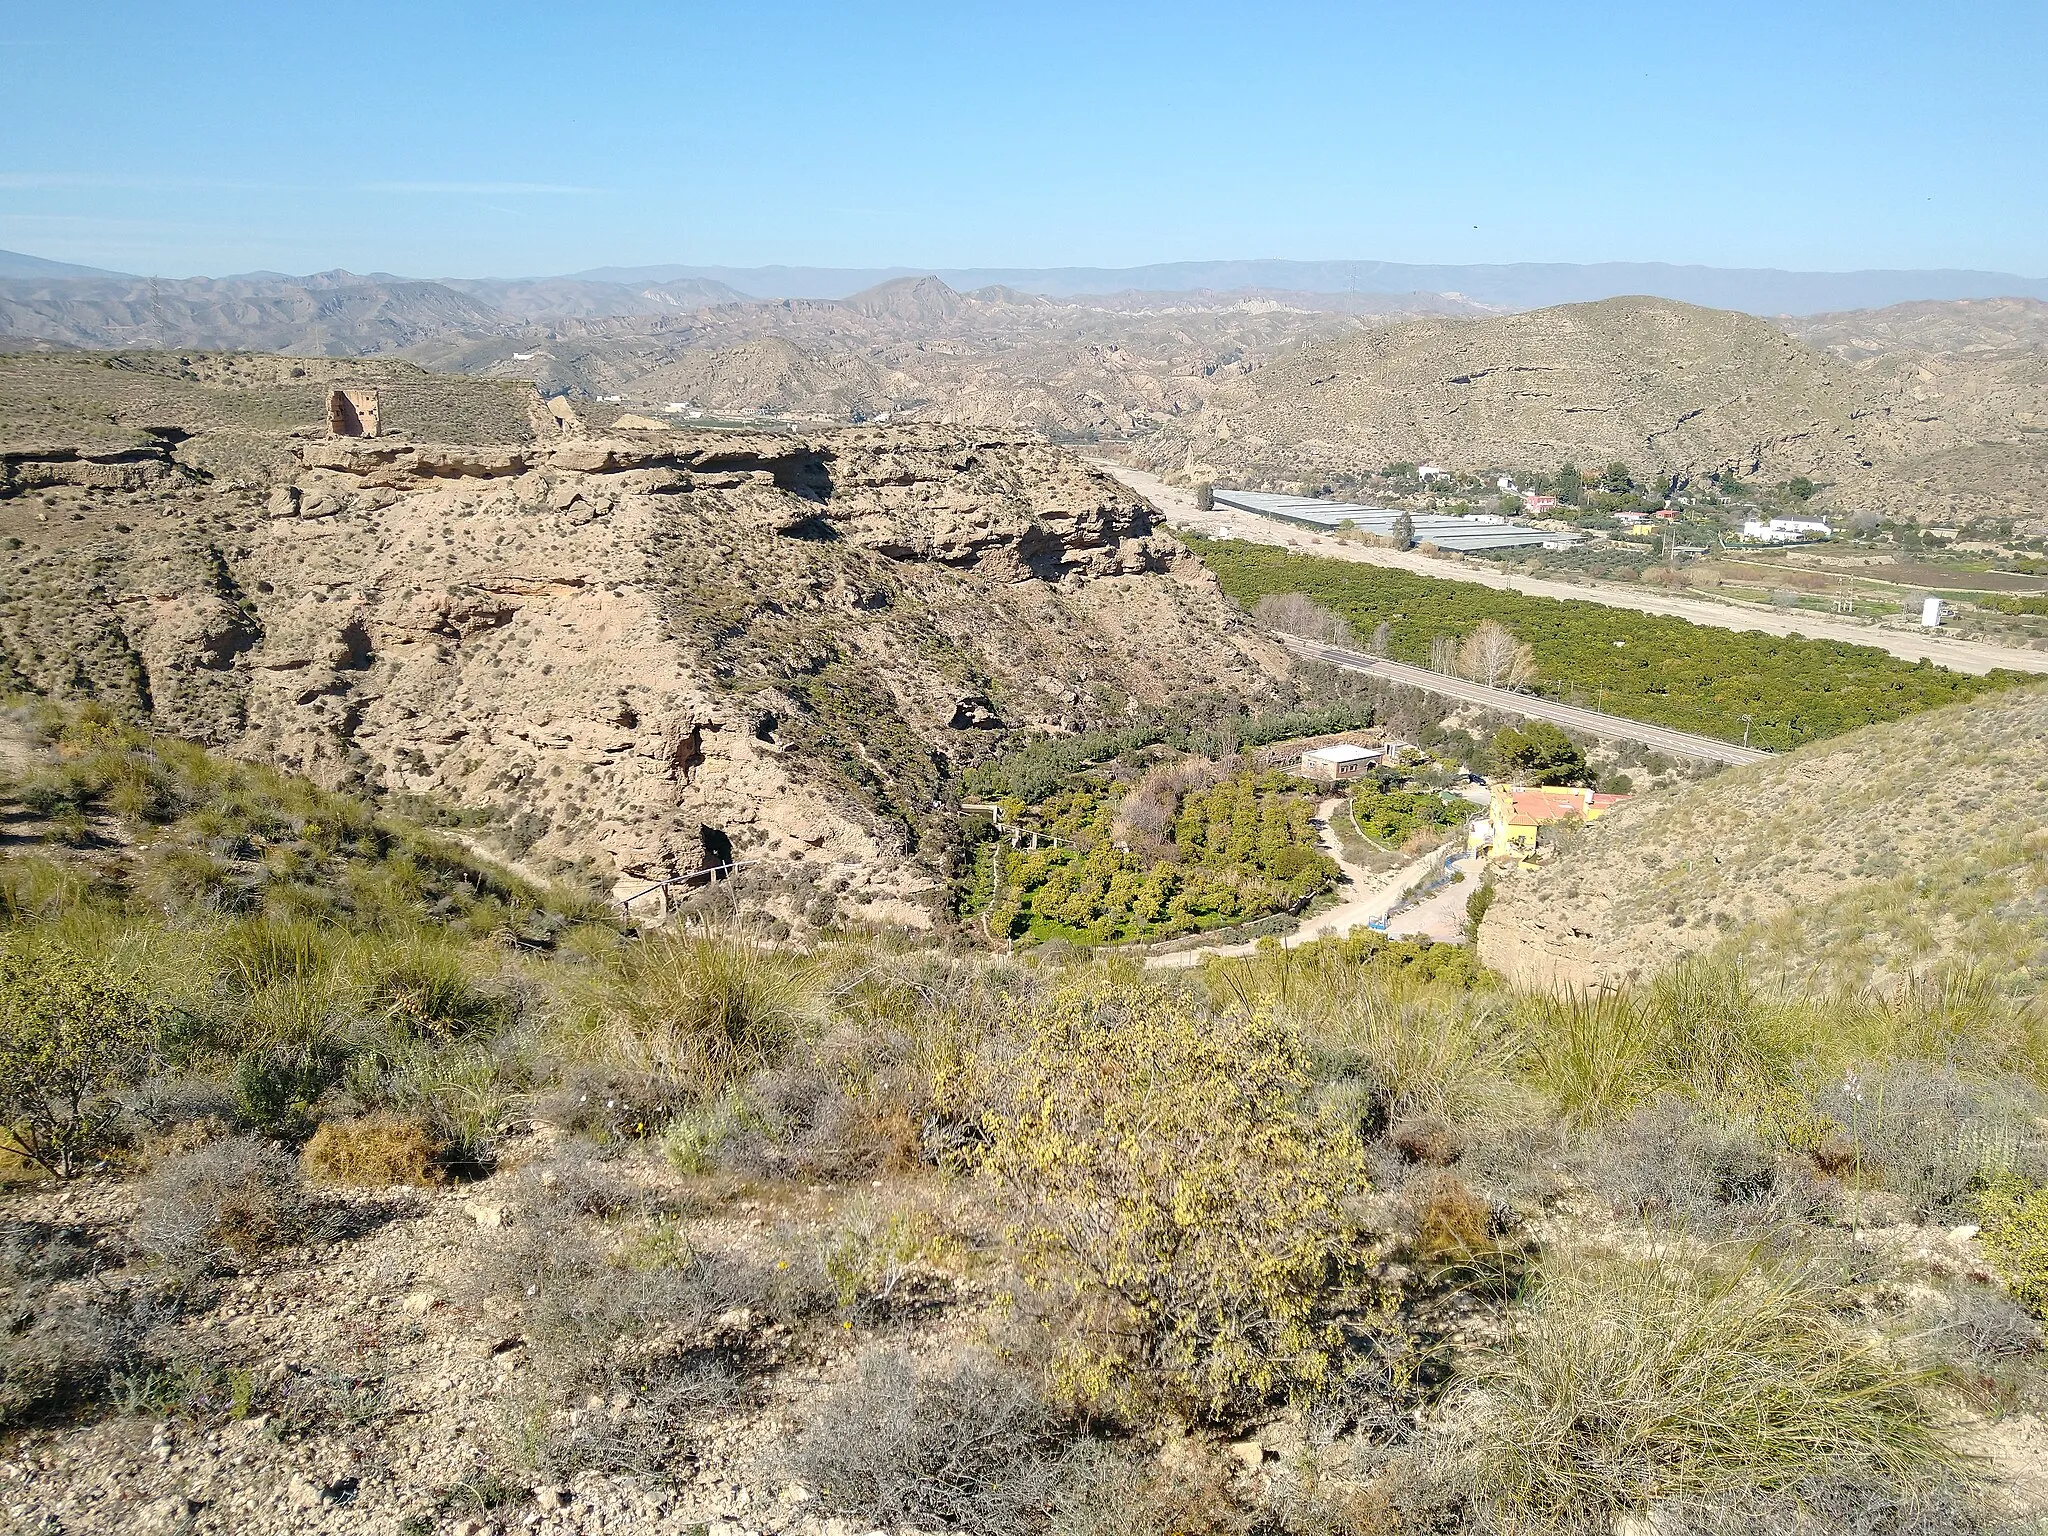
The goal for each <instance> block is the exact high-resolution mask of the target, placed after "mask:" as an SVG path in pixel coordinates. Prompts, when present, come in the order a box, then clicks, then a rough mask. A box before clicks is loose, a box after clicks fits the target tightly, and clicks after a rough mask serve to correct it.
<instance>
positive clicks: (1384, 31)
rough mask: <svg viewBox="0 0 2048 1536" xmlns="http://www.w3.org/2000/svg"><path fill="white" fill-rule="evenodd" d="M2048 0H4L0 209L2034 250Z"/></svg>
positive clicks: (1119, 240) (1559, 252)
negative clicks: (173, 0) (993, 1)
mask: <svg viewBox="0 0 2048 1536" xmlns="http://www.w3.org/2000/svg"><path fill="white" fill-rule="evenodd" d="M2043 58H2048V5H2043V4H2041V3H2040V0H2027V3H2012V4H1991V3H1986V4H1969V3H1953V4H1929V3H1921V4H1914V5H1898V4H1888V3H1881V0H1863V3H1856V4H1835V3H1799V0H1777V3H1731V4H1722V5H1718V6H1717V5H1711V4H1709V5H1666V4H1658V3H1654V0H1641V3H1637V4H1632V5H1543V4H1535V3H1525V4H1520V5H1494V4H1459V3H1455V0H1453V3H1448V4H1445V3H1439V4H1420V3H1418V4H1410V5H1376V4H1352V5H1343V4H1309V3H1298V4H1286V3H1281V4H1274V3H1267V4H1243V3H1240V4H1235V5H1221V4H1209V3H1206V0H1182V3H1178V4H1118V3H1115V0H1097V3H1094V4H1069V3H1057V4H1038V5H977V4H971V3H964V0H954V3H950V4H891V3H888V0H873V3H868V4H857V3H847V0H840V3H836V4H815V5H814V4H778V3H773V0H751V3H744V4H725V5H719V6H709V5H698V4H667V5H663V4H651V3H649V4H629V3H605V0H590V3H575V0H551V3H547V4H531V5H529V4H525V3H521V0H496V3H492V4H488V5H485V4H473V5H446V4H433V3H426V0H420V3H413V4H405V5H388V4H382V3H379V0H352V3H350V4H346V5H317V6H316V5H310V4H291V3H287V4H283V5H280V4H278V3H277V0H266V3H263V4H225V3H223V4H208V3H205V0H192V3H186V4H180V5H175V6H173V5H165V4H163V3H161V0H155V3H151V4H131V3H101V0H71V3H67V4H64V5H61V6H60V5H52V4H47V3H42V0H0V80H4V81H5V89H0V247H5V248H8V249H14V250H23V251H29V252H32V253H34V254H37V255H43V256H50V257H55V258H58V259H61V260H70V261H79V262H85V263H88V264H91V265H95V266H111V267H116V268H120V269H123V270H128V271H138V272H153V273H158V274H162V275H186V274H192V273H213V274H219V273H225V272H231V271H246V270H250V269H254V268H275V269H280V270H285V271H292V272H305V271H313V270H318V269H323V268H327V267H333V266H346V267H350V268H352V269H354V270H357V271H369V270H382V271H393V272H402V273H408V274H414V275H420V276H474V275H496V276H512V275H527V274H535V273H550V272H566V271H573V270H577V269H580V268H584V267H590V266H597V265H605V264H621V265H637V264H643V263H654V262H686V263H705V264H710V263H726V264H733V265H755V264H764V263H773V262H786V263H791V264H809V265H821V266H867V265H876V266H879V265H909V266H935V267H936V266H969V265H1038V266H1050V265H1064V264H1091V265H1131V264H1137V263H1142V262H1150V261H1172V260H1183V259H1198V258H1223V257H1257V256H1283V257H1296V258H1304V259H1313V258H1351V259H1380V260H1390V261H1416V262H1482V261H1522V260H1531V261H1601V260H1664V261H1679V262H1702V263H1707V264H1712V265H1719V266H1779V267H1797V268H1823V269H1845V268H1859V267H1934V266H1945V267H1981V268H1989V269H1993V270H2001V271H2010V272H2017V273H2020V274H2022V275H2025V276H2048V196H2044V195H2043V188H2044V179H2048V178H2044V167H2048V92H2044V86H2043V83H2042V79H2041V70H2040V68H2039V65H2040V61H2041V60H2042V59H2043Z"/></svg>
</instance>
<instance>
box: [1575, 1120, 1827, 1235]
mask: <svg viewBox="0 0 2048 1536" xmlns="http://www.w3.org/2000/svg"><path fill="white" fill-rule="evenodd" d="M1595 1179H1596V1182H1597V1184H1598V1186H1599V1188H1600V1189H1601V1190H1602V1191H1603V1192H1604V1193H1605V1194H1606V1195H1607V1196H1608V1198H1609V1199H1611V1200H1613V1201H1614V1203H1615V1205H1616V1206H1617V1208H1618V1209H1619V1210H1620V1211H1621V1212H1623V1213H1624V1214H1626V1215H1629V1216H1635V1217H1649V1218H1655V1219H1657V1220H1660V1221H1665V1222H1670V1223H1672V1224H1673V1225H1676V1226H1678V1227H1680V1228H1683V1229H1686V1230H1689V1231H1694V1232H1699V1233H1704V1234H1714V1233H1723V1232H1728V1231H1733V1230H1735V1229H1737V1228H1741V1227H1746V1226H1755V1225H1759V1224H1763V1223H1769V1222H1774V1221H1784V1220H1790V1221H1811V1220H1820V1219H1825V1218H1826V1217H1827V1216H1828V1215H1830V1214H1831V1213H1832V1212H1833V1211H1834V1209H1835V1208H1836V1206H1837V1205H1838V1204H1839V1198H1838V1195H1837V1193H1836V1191H1834V1190H1833V1188H1832V1187H1831V1186H1828V1185H1826V1184H1823V1183H1822V1182H1821V1181H1820V1180H1818V1179H1817V1178H1816V1177H1815V1176H1814V1175H1813V1173H1812V1172H1811V1171H1810V1170H1809V1169H1807V1168H1804V1167H1801V1166H1799V1165H1797V1164H1795V1163H1793V1162H1791V1161H1790V1160H1788V1159H1782V1158H1781V1157H1779V1156H1778V1155H1777V1154H1776V1153H1775V1152H1774V1151H1773V1149H1772V1148H1771V1147H1770V1146H1769V1145H1767V1144H1766V1143H1765V1141H1764V1139H1763V1137H1762V1136H1761V1135H1759V1134H1758V1133H1757V1131H1756V1130H1755V1128H1754V1127H1752V1126H1751V1125H1749V1124H1747V1123H1745V1122H1743V1121H1740V1120H1737V1119H1733V1118H1729V1117H1726V1116H1724V1115H1723V1114H1721V1113H1719V1112H1717V1110H1716V1108H1715V1107H1713V1106H1712V1105H1711V1104H1701V1103H1698V1102H1694V1101H1689V1100H1687V1099H1683V1098H1680V1097H1678V1096H1677V1095H1675V1094H1665V1095H1662V1096H1660V1097H1658V1098H1657V1099H1656V1100H1654V1101H1653V1102H1651V1103H1650V1104H1647V1105H1645V1106H1644V1107H1643V1108H1642V1109H1640V1110H1638V1111H1637V1112H1636V1114H1635V1115H1634V1116H1633V1117H1632V1118H1631V1119H1630V1120H1629V1121H1628V1122H1627V1123H1626V1124H1625V1125H1623V1126H1621V1127H1620V1128H1619V1129H1618V1130H1617V1131H1616V1132H1615V1133H1614V1134H1613V1135H1611V1136H1610V1137H1609V1138H1608V1139H1607V1140H1606V1142H1604V1143H1603V1144H1602V1146H1601V1147H1600V1149H1599V1151H1598V1153H1597V1154H1596V1162H1595Z"/></svg>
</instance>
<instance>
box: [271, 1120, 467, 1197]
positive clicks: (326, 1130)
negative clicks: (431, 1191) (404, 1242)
mask: <svg viewBox="0 0 2048 1536" xmlns="http://www.w3.org/2000/svg"><path fill="white" fill-rule="evenodd" d="M444 1150H445V1148H444V1147H443V1146H442V1144H441V1143H440V1141H439V1140H438V1139H437V1138H436V1137H434V1136H433V1134H432V1133H431V1132H429V1131H428V1129H427V1128H426V1127H425V1126H424V1125H422V1124H421V1123H420V1122H419V1121H417V1120H409V1119H402V1118H400V1117H399V1116H397V1115H387V1114H376V1115H365V1116H363V1117H362V1118H361V1119H358V1120H330V1121H328V1122H327V1123H326V1124H325V1125H322V1126H321V1127H320V1128H319V1129H318V1130H317V1131H315V1132H314V1133H313V1138H312V1140H310V1141H308V1142H307V1143H306V1149H305V1151H304V1153H303V1154H302V1157H303V1159H304V1162H305V1168H306V1176H307V1177H308V1178H310V1179H311V1180H312V1181H313V1182H314V1183H316V1184H339V1185H347V1186H352V1187H355V1188H359V1189H388V1188H390V1187H391V1186H392V1185H394V1184H412V1185H418V1186H421V1187H424V1186H427V1185H431V1184H435V1183H438V1182H439V1181H440V1178H441V1156H442V1153H443V1151H444Z"/></svg>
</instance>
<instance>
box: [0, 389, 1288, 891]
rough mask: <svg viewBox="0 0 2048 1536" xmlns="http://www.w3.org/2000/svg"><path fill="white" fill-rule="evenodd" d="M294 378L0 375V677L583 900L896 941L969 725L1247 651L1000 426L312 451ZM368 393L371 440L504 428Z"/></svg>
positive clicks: (1053, 716) (1106, 711) (1220, 679)
mask: <svg viewBox="0 0 2048 1536" xmlns="http://www.w3.org/2000/svg"><path fill="white" fill-rule="evenodd" d="M109 363H112V364H114V365H115V366H112V367H109V366H107V364H109ZM293 366H296V365H290V364H289V360H283V359H239V358H238V359H230V360H220V359H213V358H203V357H193V356H188V357H186V358H183V359H178V358H172V357H163V356H156V357H146V358H138V357H126V358H116V359H106V358H89V357H85V356H82V355H80V354H58V355H54V356H47V357H35V358H21V359H12V360H7V361H6V362H5V363H4V364H0V467H4V474H0V485H4V486H5V488H6V489H7V490H8V491H10V492H11V494H9V495H7V496H6V497H5V498H4V499H0V535H4V536H5V538H6V539H7V540H8V541H9V548H10V551H11V553H10V556H9V566H8V570H7V574H6V576H5V577H4V581H0V591H4V596H0V672H4V673H8V674H10V675H11V676H12V678H13V679H14V682H15V684H16V685H17V686H18V685H19V684H21V683H24V682H25V683H28V684H30V685H32V686H34V687H37V688H40V689H43V690H47V691H50V692H54V693H59V694H68V695H73V696H76V695H83V694H90V695H96V696H99V697H102V698H106V699H109V700H112V701H114V702H115V703H117V704H118V705H119V706H120V707H122V708H123V709H125V710H128V711H132V712H135V713H139V714H143V715H146V716H148V717H150V718H152V719H154V720H156V721H159V722H161V723H162V724H163V725H164V727H165V728H167V729H170V730H174V731H177V732H179V733H181V734H186V735H190V736H194V737H197V738H199V739H202V740H207V741H211V742H218V743H221V744H224V745H226V746H228V747H229V748H231V749H232V750H234V751H236V752H238V753H241V754H243V755H248V756H254V757H258V758H262V759H265V760H269V761H274V762H276V763H279V764H280V765H283V766H287V767H290V768H294V769H298V770H302V771H305V772H307V773H309V774H310V775H312V776H313V777H315V778H316V779H319V780H321V781H322V782H325V783H329V784H339V783H345V782H355V783H363V784H367V785H370V786H372V787H376V788H381V789H383V790H386V791H390V792H401V793H406V794H416V795H423V796H428V797H431V798H432V799H434V800H435V801H437V802H439V803H441V804H443V805H446V806H450V807H463V808H468V809H470V810H472V811H475V812H478V813H487V814H488V815H489V816H490V817H491V818H492V819H493V821H494V823H495V825H496V826H497V827H498V828H499V830H500V832H501V833H502V834H504V835H507V836H509V837H511V838H512V840H513V841H514V842H515V843H516V846H517V848H518V849H520V850H521V851H531V852H533V853H534V855H535V856H536V857H541V858H543V859H555V860H560V861H563V862H566V863H572V864H582V865H584V866H586V867H588V868H590V869H591V871H592V873H593V874H596V875H599V876H601V877H602V878H603V879H604V880H605V881H606V882H607V883H609V882H610V881H613V880H630V879H637V878H640V877H653V876H663V875H670V874H676V873H682V872H687V871H690V870H694V869H697V868H700V867H702V866H705V865H707V864H712V863H719V862H724V861H726V860H727V859H729V858H734V857H736V858H739V859H744V860H749V861H761V862H760V863H759V864H758V865H750V870H751V873H750V875H749V876H748V878H749V879H750V880H752V881H753V882H755V884H756V885H757V886H758V885H759V884H760V883H762V882H767V883H768V884H769V885H770V886H771V887H774V886H777V885H778V883H779V885H780V886H784V887H787V893H786V899H785V900H782V903H781V905H782V907H783V909H784V910H786V911H787V912H788V913H789V914H790V915H791V916H796V915H798V913H799V911H800V909H801V908H802V907H803V905H804V904H805V903H806V902H809V901H812V900H814V899H815V897H816V895H817V893H819V892H820V891H830V892H832V893H834V894H835V896H836V898H837V902H838V905H839V910H840V912H841V915H843V916H849V917H867V918H872V919H874V920H877V921H908V922H914V921H917V920H919V918H920V915H921V912H922V909H923V904H924V899H925V896H926V894H927V893H928V891H929V889H930V886H931V871H932V869H933V868H934V867H935V866H936V865H937V864H938V863H939V862H940V858H941V856H942V855H943V853H944V850H945V847H946V844H947V840H948V838H949V837H950V836H951V832H952V825H953V823H952V820H951V813H950V810H949V807H950V805H951V803H952V800H953V798H954V792H953V790H952V788H951V786H952V784H953V782H954V772H955V766H956V764H957V763H960V762H963V761H965V760H967V759H971V758H973V757H974V756H976V755H978V754H979V753H982V752H985V751H986V750H987V748H986V746H985V745H984V743H985V742H986V741H987V740H988V732H989V730H990V728H991V727H993V726H996V725H1003V726H1009V727H1013V728H1044V729H1058V728H1061V727H1069V726H1079V725H1082V724H1088V723H1100V722H1102V721H1105V720H1111V719H1121V718H1123V717H1124V716H1125V715H1126V713H1127V711H1129V710H1131V709H1134V708H1135V709H1144V708H1147V707H1151V706H1159V705H1164V704H1167V703H1169V702H1172V701H1177V700H1183V699H1185V698H1186V697H1188V696H1189V695H1191V694H1194V693H1198V692H1200V691H1202V690H1204V689H1210V688H1215V689H1223V690H1228V691H1230V692H1232V693H1233V694H1236V695H1238V696H1240V697H1245V698H1256V697H1257V696H1259V695H1260V694H1261V693H1262V692H1263V691H1265V690H1266V689H1268V688H1269V687H1270V686H1271V684H1272V682H1273V680H1274V678H1275V677H1276V676H1277V675H1278V674H1279V672H1280V670H1281V669H1282V668H1283V667H1284V662H1283V661H1282V660H1281V659H1280V657H1279V656H1278V654H1277V653H1276V652H1275V651H1274V650H1273V649H1272V647H1271V646H1270V645H1268V644H1266V643H1265V642H1264V641H1262V640H1261V639H1259V638H1258V637H1257V636H1256V635H1255V634H1254V633H1253V631H1252V630H1251V629H1250V628H1249V626H1248V625H1247V624H1246V623H1245V621H1243V620H1242V619H1241V618H1240V617H1238V616H1237V615H1236V613H1235V610H1234V609H1232V608H1231V607H1230V605H1229V604H1228V603H1227V602H1226V601H1225V600H1224V599H1223V597H1222V596H1221V594H1220V593H1219V592H1218V590H1217V589H1216V587H1215V585H1214V582H1213V581H1212V579H1211V578H1210V577H1209V576H1208V575H1207V573H1206V572H1204V571H1203V570H1202V568H1201V567H1200V565H1199V564H1198V563H1196V562H1195V561H1194V559H1193V558H1192V556H1190V555H1188V554H1187V552H1186V551H1185V550H1184V549H1183V548H1182V547H1181V546H1180V545H1179V544H1178V543H1176V542H1175V541H1174V540H1172V539H1171V538H1169V537H1167V536H1165V535H1162V534H1160V533H1157V532H1155V531H1154V529H1153V527H1152V512H1151V509H1150V507H1149V506H1148V505H1147V504H1146V503H1145V502H1144V500H1143V499H1142V498H1140V497H1138V496H1136V495H1135V494H1134V493H1132V492H1130V491H1128V490H1126V489H1124V488H1123V487H1122V486H1120V485H1118V484H1117V483H1116V482H1115V481H1113V480H1111V479H1109V478H1108V477H1106V476H1104V475H1101V474H1099V473H1097V472H1096V471H1094V470H1092V469H1090V468H1088V467H1087V466H1085V465H1083V464H1082V463H1081V462H1080V461H1079V460H1077V459H1075V458H1074V457H1073V456H1071V455H1070V454H1068V453H1066V452H1064V451H1063V450H1060V449H1057V448H1053V447H1050V446H1048V445H1047V444H1045V443H1044V442H1042V441H1040V440H1037V439H1034V438H1030V437H1027V436H1020V435H1015V434H1007V435H1006V434H1000V433H989V432H968V431H955V430H947V429H941V428H935V427H911V428H859V429H848V430H846V431H842V432H839V433H834V434H827V435H824V436H820V437H816V438H813V439H809V440H800V439H797V438H794V437H790V436H784V435H776V434H767V433H760V434H734V433H721V432H710V431H699V432H693V433H681V432H678V433H656V432H640V433H621V434H616V435H613V436H598V437H585V436H570V435H552V434H551V433H548V432H544V431H543V430H542V428H541V427H539V426H538V425H536V426H534V427H532V428H529V429H527V430H516V431H512V432H507V433H503V434H501V435H500V436H499V440H497V441H494V442H478V441H475V438H476V437H477V436H478V435H479V434H477V433H476V432H474V431H470V432H469V433H468V434H467V435H468V436H469V437H470V438H471V439H472V440H471V441H470V442H468V443H463V442H460V441H458V442H447V441H441V442H419V441H415V440H412V439H410V438H403V437H401V438H381V439H329V438H326V437H325V436H324V434H323V433H321V432H320V431H319V430H318V429H316V428H314V427H313V426H312V425H311V418H312V417H313V415H314V413H315V412H316V411H317V410H318V409H319V407H320V403H321V400H322V398H323V397H322V396H321V393H320V391H319V390H316V389H312V388H308V387H306V381H305V380H303V379H297V378H294V377H292V372H293ZM330 366H331V365H330ZM346 366H347V368H348V370H349V371H350V372H351V373H352V374H354V373H356V372H359V371H361V370H364V369H367V368H369V367H370V366H371V365H368V364H351V365H346ZM380 366H382V367H385V368H387V369H388V368H389V367H390V365H380ZM389 377H390V380H391V382H390V384H389V385H388V386H386V385H380V386H379V387H380V389H383V388H386V387H389V388H390V389H391V391H392V395H393V401H394V405H393V409H392V411H391V412H390V413H389V415H390V416H392V417H395V418H396V419H397V420H398V421H399V422H400V423H401V424H403V423H405V422H406V421H408V420H409V419H410V420H414V421H417V420H422V419H433V420H437V421H440V422H442V423H444V424H446V425H449V426H453V427H461V426H463V425H464V423H465V422H467V423H468V424H469V425H470V426H471V427H474V426H477V425H490V424H496V425H499V426H503V425H506V423H505V421H504V420H503V418H504V417H505V415H506V414H507V413H508V411H509V410H510V409H512V408H515V406H518V402H515V401H514V400H513V399H512V398H511V396H510V393H509V392H512V391H514V390H516V389H517V386H511V385H495V384H490V383H486V382H483V381H459V380H446V379H431V378H429V377H428V376H425V375H420V374H418V372H417V370H400V371H399V372H397V373H394V374H391V375H390V376H389ZM358 382H360V380H358ZM95 391H97V392H98V393H97V394H96V393H95ZM437 392H438V395H437ZM439 396H446V397H447V398H445V399H439V403H438V405H435V401H436V400H437V398H438V397H439ZM501 397H504V398H501ZM51 401H56V402H59V403H60V405H61V409H58V408H51V409H48V410H45V411H44V414H42V415H33V414H32V413H31V408H32V407H34V408H40V407H41V406H42V405H47V403H48V402H51ZM95 401H97V405H95ZM430 406H433V407H434V409H432V410H430V409H429V407H430ZM458 406H463V407H464V409H458V408H457V407H458ZM537 406H538V399H537V397H535V396H533V395H532V392H531V390H530V389H527V390H526V391H525V401H524V407H537ZM524 407H519V408H520V409H521V414H520V416H519V417H518V418H517V419H518V421H519V423H520V424H521V425H522V426H523V425H524V424H525V422H526V421H527V420H528V418H529V415H530V416H531V417H532V418H533V419H535V420H536V421H538V420H539V419H540V418H541V417H542V416H544V413H541V412H538V411H532V412H530V413H529V412H526V411H525V410H524ZM95 409H96V410H97V412H98V415H97V419H96V420H95V419H93V413H94V410H95ZM24 422H26V425H24ZM67 424H68V425H69V426H70V428H71V439H70V441H66V440H65V438H64V436H63V434H62V432H60V430H59V429H60V428H62V427H64V426H66V425H67ZM454 435H457V436H460V435H463V434H461V433H457V434H454ZM0 685H4V680H0ZM920 854H922V855H923V856H924V858H923V861H922V863H920V862H919V859H918V856H919V855H920Z"/></svg>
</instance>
